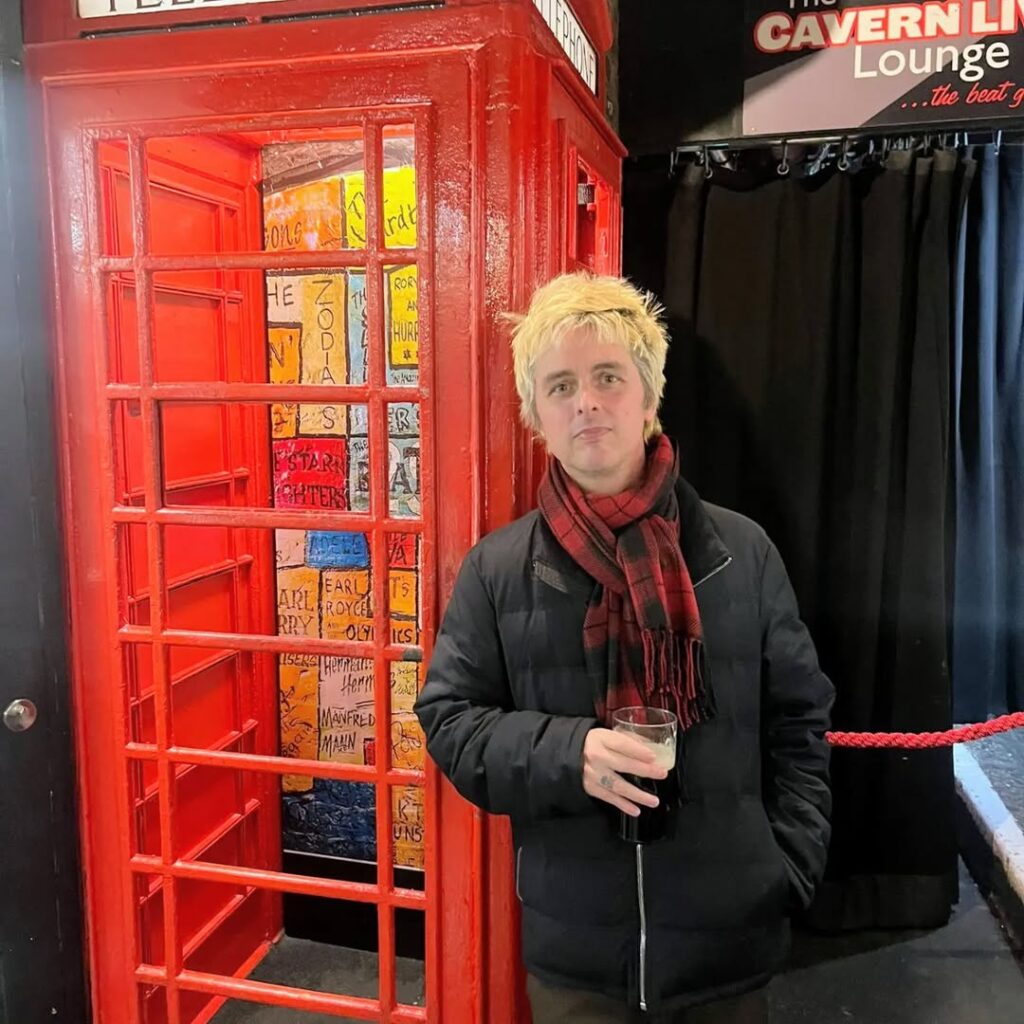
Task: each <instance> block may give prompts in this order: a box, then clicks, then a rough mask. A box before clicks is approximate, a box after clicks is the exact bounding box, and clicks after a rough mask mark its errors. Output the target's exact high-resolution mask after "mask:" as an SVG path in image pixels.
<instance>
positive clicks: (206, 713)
mask: <svg viewBox="0 0 1024 1024" xmlns="http://www.w3.org/2000/svg"><path fill="white" fill-rule="evenodd" d="M376 8H380V10H379V11H377V10H375V9H376ZM24 17H25V26H26V42H27V44H28V46H27V52H28V61H29V68H30V72H31V75H32V77H33V80H34V81H36V82H37V83H38V85H39V89H38V96H39V100H40V102H39V104H38V113H39V117H40V119H41V121H42V123H43V125H44V133H45V146H46V152H45V159H46V166H47V167H48V175H49V181H48V185H49V196H50V203H51V211H50V216H51V218H52V237H53V250H54V282H55V283H54V289H53V296H54V317H53V328H54V353H55V366H56V378H57V410H58V416H59V425H58V426H59V432H60V438H61V448H62V453H63V462H62V494H63V516H64V521H65V536H66V537H67V538H68V542H67V565H68V582H69V591H70V599H71V600H70V605H71V622H70V630H69V631H70V638H71V651H72V665H73V680H74V681H73V694H72V698H73V704H74V709H75V723H76V744H77V758H78V770H79V778H80V806H81V831H82V836H83V856H84V863H85V872H86V885H85V888H86V900H87V906H88V928H87V932H88V939H89V949H90V954H89V956H90V970H91V987H92V993H93V1006H94V1015H95V1019H96V1021H97V1022H100V1024H157V1022H160V1024H162V1022H167V1024H192V1022H200V1021H209V1020H213V1021H228V1020H241V1019H248V1018H247V1017H246V1016H245V1015H244V1014H243V1015H242V1016H239V1015H238V1014H239V1013H240V1010H239V1007H240V1006H241V1007H243V1008H244V1007H245V1006H246V1005H248V1006H249V1007H250V1010H251V1011H252V1012H255V1011H256V1010H257V1009H258V1008H259V1007H258V1005H257V1004H269V1005H273V1006H279V1007H285V1008H289V1012H290V1013H291V1014H292V1015H293V1017H292V1016H289V1017H288V1019H289V1020H291V1019H295V1020H296V1021H300V1020H303V1019H306V1015H305V1013H303V1012H302V1011H314V1012H318V1013H326V1014H328V1015H337V1016H344V1017H348V1018H355V1019H361V1020H376V1021H417V1020H427V1021H431V1022H443V1024H459V1022H470V1021H473V1022H483V1021H493V1022H508V1024H511V1022H515V1021H519V1020H522V1019H525V1017H526V1011H525V1008H524V1004H523V1002H522V998H521V995H520V978H519V971H518V968H517V966H516V964H517V959H518V958H517V953H516V950H517V936H516V908H515V894H514V887H513V885H512V877H511V856H510V850H509V842H508V837H507V834H506V829H505V827H504V825H503V823H501V822H496V821H491V820H488V819H485V818H484V817H483V816H482V815H481V814H479V813H478V812H476V811H475V810H474V809H473V808H471V807H469V806H468V805H467V804H465V803H464V802H463V801H462V800H461V799H460V798H459V797H458V796H457V795H456V794H455V793H454V791H452V790H451V789H450V787H448V785H447V784H446V783H444V782H443V781H442V780H440V779H439V777H438V776H437V774H436V773H435V772H434V770H433V769H432V767H431V766H430V765H429V764H427V763H426V762H425V757H424V750H423V743H422V736H421V735H420V733H419V731H418V726H417V725H416V722H415V718H414V716H413V715H412V711H411V708H412V702H413V701H414V700H415V696H416V693H417V690H418V687H419V685H420V684H421V682H422V676H423V671H424V665H425V663H426V661H427V660H429V657H430V651H431V643H432V638H433V635H434V631H435V628H436V624H437V621H438V617H439V614H440V612H441V610H442V609H443V607H444V602H445V600H446V597H447V594H448V593H449V592H450V588H451V585H452V583H453V581H454V576H455V573H456V571H457V569H458V566H459V563H460V561H461V559H462V556H463V555H464V553H465V552H466V550H467V549H468V548H469V546H470V545H471V544H472V543H473V542H474V541H475V540H476V539H477V538H478V537H479V536H480V535H481V534H483V533H485V532H487V531H488V530H490V529H493V528H494V527H496V526H498V525H501V524H502V523H504V522H506V521H508V520H509V519H510V518H512V517H514V516H515V515H518V514H519V513H521V512H522V511H524V510H525V509H526V508H528V507H529V504H530V502H531V500H532V493H533V488H534V483H535V477H536V468H535V467H536V466H537V465H538V460H537V459H536V457H535V454H534V450H533V446H532V442H531V441H530V439H529V438H528V437H527V436H526V434H525V432H524V431H523V429H522V428H521V426H520V425H519V420H518V410H517V405H516V398H515V393H514V387H513V382H512V374H511V358H510V353H509V351H508V341H507V331H506V330H505V329H504V328H503V327H502V326H501V323H500V321H499V319H498V316H499V314H500V313H501V312H503V311H505V310H508V309H519V308H522V307H523V306H524V304H525V302H526V300H527V298H528V296H529V293H530V291H531V290H532V288H533V287H534V286H536V285H537V284H538V283H540V282H542V281H543V280H545V279H547V278H548V277H550V276H551V275H553V274H555V273H557V272H559V271H561V270H563V269H570V268H574V267H591V268H593V269H596V270H601V271H608V272H615V271H617V270H618V268H619V250H620V234H621V232H620V214H619V194H620V160H621V157H622V155H623V151H622V148H621V145H620V144H619V142H618V140H617V139H616V138H615V136H614V134H613V133H612V132H611V131H610V130H609V128H608V127H607V125H606V123H605V120H604V116H603V104H604V84H603V77H604V76H603V57H604V53H605V51H606V50H607V49H608V47H609V46H610V44H611V39H612V35H611V22H610V19H609V15H608V11H607V9H606V6H605V4H604V2H603V0H572V3H570V2H569V0H507V2H482V0H448V2H447V3H443V4H442V3H427V4H424V3H422V2H408V3H402V2H400V0H399V2H396V0H355V2H345V0H333V2H331V0H35V2H33V3H32V4H31V5H28V4H26V10H25V12H24ZM296 930H298V931H300V932H301V933H302V934H304V935H306V936H307V940H309V939H320V940H323V939H324V938H325V936H326V938H327V941H335V942H340V944H343V945H355V946H359V947H360V948H362V949H363V950H365V953H364V956H365V957H369V958H370V967H369V969H368V974H369V976H370V979H371V984H370V989H371V990H369V991H367V990H360V991H349V990H345V989H344V988H343V986H342V987H339V986H337V985H333V986H328V985H327V983H326V982H322V981H320V982H318V979H317V978H313V980H312V981H310V980H309V978H308V976H307V980H306V981H305V982H304V983H301V984H300V983H299V981H297V980H296V979H297V978H299V977H300V975H298V974H296V973H295V972H294V971H293V972H292V973H290V974H288V973H287V972H286V973H285V974H283V975H282V976H281V977H279V978H278V977H275V976H274V975H273V973H272V967H273V965H274V964H275V963H277V962H278V954H279V951H280V948H281V946H282V945H283V944H282V943H281V938H282V935H293V934H295V933H296ZM339 934H340V935H342V938H341V939H340V940H339V939H338V935H339ZM288 941H291V940H288ZM303 948H307V949H308V948H311V947H303ZM420 958H422V959H423V965H424V966H423V967H420V968H417V967H416V964H417V963H418V961H419V959H420ZM417 970H419V972H420V976H419V979H418V980H417V978H416V977H415V974H416V971H417ZM268 972H270V973H268ZM410 972H411V973H412V975H414V977H413V978H412V980H411V981H410ZM328 988H330V991H328V990H327V989H328ZM232 1014H234V1016H232ZM254 1019H256V1018H254ZM275 1019H277V1018H275Z"/></svg>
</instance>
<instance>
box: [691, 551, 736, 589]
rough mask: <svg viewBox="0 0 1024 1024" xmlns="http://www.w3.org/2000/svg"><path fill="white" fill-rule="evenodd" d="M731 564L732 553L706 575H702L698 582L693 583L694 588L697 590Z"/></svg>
mask: <svg viewBox="0 0 1024 1024" xmlns="http://www.w3.org/2000/svg"><path fill="white" fill-rule="evenodd" d="M731 564H732V555H727V556H726V559H725V561H724V562H720V563H719V564H718V565H716V566H715V567H714V569H712V570H711V572H709V573H708V574H707V575H706V576H702V577H701V578H700V579H699V580H697V582H696V583H694V585H693V589H694V590H696V589H697V587H699V586H700V585H701V584H702V583H707V581H708V580H709V579H711V577H712V576H717V575H718V574H719V573H720V572H721V571H722V570H723V569H724V568H725V567H726V566H728V565H731Z"/></svg>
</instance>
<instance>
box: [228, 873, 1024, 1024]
mask: <svg viewBox="0 0 1024 1024" xmlns="http://www.w3.org/2000/svg"><path fill="white" fill-rule="evenodd" d="M253 977H254V978H256V979H257V980H262V981H272V982H277V983H285V984H290V985H296V986H299V987H302V988H312V989H320V990H321V991H327V992H346V993H350V994H353V995H364V996H371V997H372V996H373V995H375V994H376V984H377V970H376V958H375V957H374V956H372V955H371V954H367V953H358V952H354V951H350V950H341V949H338V948H337V947H333V946H325V945H320V944H317V943H313V942H305V941H303V940H300V939H285V940H284V941H283V942H281V943H280V944H279V945H278V946H277V948H276V949H275V950H274V951H273V952H272V953H271V954H270V956H268V957H267V958H266V959H265V960H264V961H263V963H262V964H261V965H260V967H259V968H258V969H257V970H256V971H255V972H254V973H253ZM398 990H399V998H400V1000H401V1001H402V1002H409V1003H412V1004H414V1005H422V994H423V970H422V964H419V963H417V962H415V961H400V962H399V965H398ZM771 994H772V1006H773V1015H772V1021H773V1024H1022V1022H1024V970H1022V967H1021V965H1020V964H1018V963H1017V962H1016V961H1015V959H1014V955H1013V953H1012V951H1011V948H1010V944H1009V942H1008V939H1007V936H1006V934H1005V933H1004V932H1003V930H1002V929H1001V927H1000V925H999V924H998V922H997V920H996V918H995V917H994V916H993V915H992V913H991V911H990V910H989V908H988V905H987V904H986V903H985V901H984V899H983V898H982V896H981V894H980V892H979V891H978V888H977V886H976V885H975V884H974V882H973V880H972V879H971V877H970V875H969V874H968V873H967V871H966V868H964V867H963V866H962V865H961V894H960V903H959V905H958V906H957V907H956V910H955V912H954V914H953V917H952V919H951V920H950V922H949V924H948V925H946V926H945V927H944V928H940V929H937V930H936V931H933V932H924V933H921V932H911V933H905V932H877V933H872V932H867V933H858V934H856V935H850V936H842V937H837V938H822V937H820V936H808V935H798V936H797V937H796V940H795V942H794V948H793V959H792V963H791V966H790V969H789V970H788V971H787V972H786V973H785V974H782V975H780V976H779V977H777V978H776V979H775V981H774V982H773V983H772V987H771ZM342 1020H344V1019H343V1018H338V1017H329V1016H326V1015H324V1014H318V1013H308V1014H307V1013H300V1012H299V1011H296V1010H277V1009H273V1008H271V1007H265V1006H258V1005H256V1004H254V1003H244V1002H237V1001H232V1003H231V1004H230V1005H229V1006H226V1007H224V1008H223V1009H222V1010H221V1011H220V1012H219V1013H218V1014H217V1016H216V1017H214V1019H213V1024H243V1022H244V1024H339V1021H342Z"/></svg>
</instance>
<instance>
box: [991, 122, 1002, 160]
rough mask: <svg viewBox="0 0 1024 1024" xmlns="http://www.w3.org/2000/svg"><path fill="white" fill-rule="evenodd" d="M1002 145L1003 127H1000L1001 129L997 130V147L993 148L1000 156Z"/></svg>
mask: <svg viewBox="0 0 1024 1024" xmlns="http://www.w3.org/2000/svg"><path fill="white" fill-rule="evenodd" d="M1002 146H1003V129H1002V128H1000V129H999V131H997V132H996V144H995V148H994V150H993V152H994V153H995V154H996V156H999V150H1000V149H1001V148H1002Z"/></svg>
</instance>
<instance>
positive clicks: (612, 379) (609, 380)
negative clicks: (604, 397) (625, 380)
mask: <svg viewBox="0 0 1024 1024" xmlns="http://www.w3.org/2000/svg"><path fill="white" fill-rule="evenodd" d="M621 379H622V378H621V377H619V376H617V375H616V374H614V373H606V374H605V375H604V382H605V384H618V382H619V381H620V380H621Z"/></svg>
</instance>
